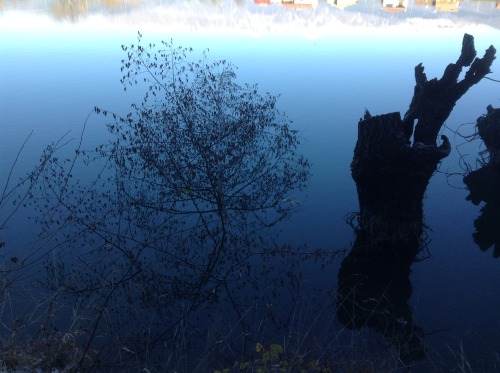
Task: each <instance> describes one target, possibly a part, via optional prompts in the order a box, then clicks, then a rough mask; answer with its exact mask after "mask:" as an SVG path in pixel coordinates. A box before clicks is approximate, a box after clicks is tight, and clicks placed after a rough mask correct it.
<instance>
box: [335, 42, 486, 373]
mask: <svg viewBox="0 0 500 373" xmlns="http://www.w3.org/2000/svg"><path fill="white" fill-rule="evenodd" d="M495 53H496V51H495V48H493V46H490V47H489V48H488V49H487V51H486V53H485V55H484V57H483V58H476V51H475V48H474V39H473V37H472V36H471V35H468V34H465V35H464V38H463V43H462V51H461V54H460V57H459V58H458V60H457V62H456V63H451V64H449V65H448V66H447V68H446V69H445V72H444V74H443V76H442V77H441V79H439V80H438V79H432V80H428V79H427V77H426V75H425V73H424V68H423V66H422V64H419V65H418V66H416V67H415V80H416V85H415V90H414V95H413V99H412V101H411V104H410V108H409V109H408V111H407V112H406V114H405V116H404V118H403V119H401V116H400V114H399V113H390V114H384V115H379V116H371V114H370V113H369V112H368V111H366V113H365V116H364V118H363V119H361V120H360V121H359V124H358V140H357V143H356V148H355V150H354V158H353V161H352V164H351V171H352V177H353V179H354V181H355V182H356V187H357V191H358V200H359V209H360V210H359V213H358V214H357V215H356V216H355V219H357V222H356V223H355V224H354V225H355V226H356V241H355V243H354V247H353V249H352V250H351V252H350V254H349V255H348V256H347V257H346V259H345V260H344V261H343V263H342V266H341V269H340V271H339V285H338V292H337V297H338V299H337V315H338V316H339V319H340V321H341V322H343V323H344V324H345V325H346V326H347V327H349V328H354V329H361V328H363V327H366V326H368V327H371V328H374V329H375V330H377V331H379V332H380V333H381V334H382V335H384V336H385V337H386V338H387V339H388V340H389V341H390V343H391V345H393V346H394V347H395V348H396V349H397V351H398V353H399V357H400V361H401V364H402V365H403V366H409V365H410V364H411V362H412V361H413V360H416V359H421V358H423V357H425V349H424V346H423V340H422V338H423V337H424V332H423V331H422V329H421V328H419V327H417V326H415V325H414V323H413V321H412V314H411V310H410V307H409V306H408V304H407V302H408V300H409V298H410V296H411V292H412V289H411V283H410V281H409V275H410V272H411V270H410V268H411V264H412V263H413V261H415V260H416V258H417V255H418V254H419V252H420V251H421V250H422V249H423V247H424V246H425V240H423V239H422V237H423V236H422V235H423V231H424V223H423V207H422V205H423V197H424V193H425V190H426V188H427V185H428V183H429V180H430V178H431V177H432V175H433V173H434V172H435V171H436V169H437V166H438V164H439V162H440V160H441V159H442V158H444V157H446V156H448V154H449V153H450V151H451V145H450V142H449V140H448V139H447V138H446V136H441V139H442V144H441V145H440V146H437V145H436V142H437V136H438V134H439V131H440V129H441V127H442V126H443V124H444V121H445V120H446V118H447V117H448V116H449V114H450V113H451V111H452V110H453V107H454V106H455V103H456V102H457V100H458V99H459V98H460V97H461V96H462V95H463V94H465V93H466V92H467V90H468V89H469V88H470V87H472V86H473V85H474V84H476V83H478V82H479V81H480V80H481V79H482V78H483V77H484V76H485V75H486V74H488V73H489V72H490V66H491V64H492V63H493V60H494V59H495ZM465 67H469V69H468V71H467V72H466V73H465V75H464V78H463V79H462V80H460V81H459V80H458V78H459V76H460V74H461V72H462V69H463V68H465ZM415 121H417V123H416V124H415V123H414V122H415ZM414 125H415V131H414ZM412 135H413V144H412V141H411V140H412V139H411V137H412Z"/></svg>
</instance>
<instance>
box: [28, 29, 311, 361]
mask: <svg viewBox="0 0 500 373" xmlns="http://www.w3.org/2000/svg"><path fill="white" fill-rule="evenodd" d="M122 48H123V50H124V52H125V53H126V56H127V57H126V58H125V59H124V60H123V61H122V72H123V74H124V75H123V78H122V83H123V84H124V88H125V89H129V88H130V87H135V86H140V87H141V88H143V89H144V90H145V92H146V94H145V96H144V98H143V100H142V102H141V103H140V104H134V105H132V106H133V112H132V113H130V114H128V115H127V116H119V115H117V114H115V113H110V112H108V111H106V110H102V109H100V108H95V111H96V112H97V113H101V114H103V115H105V116H107V117H108V118H111V117H112V118H113V120H112V121H111V122H110V123H109V124H108V129H109V133H110V138H109V142H108V143H103V144H102V145H100V146H98V147H97V148H96V149H85V148H84V145H82V143H80V145H79V147H78V148H77V149H76V152H75V155H74V156H73V157H68V158H64V157H60V158H57V157H54V158H53V159H52V162H51V163H50V165H49V168H48V170H47V173H46V177H45V178H44V179H43V181H44V185H43V188H41V191H42V193H41V194H39V195H37V197H36V202H37V204H38V208H39V211H40V215H39V218H38V219H39V220H38V221H39V222H40V223H41V224H42V226H43V235H44V236H45V237H51V240H52V242H56V245H57V247H58V252H57V255H54V256H53V257H52V259H51V261H49V263H48V266H47V267H48V268H58V269H57V271H53V270H50V271H49V273H51V275H50V276H49V277H48V278H47V281H46V283H45V285H46V286H47V287H52V288H54V289H55V288H58V289H63V290H64V292H65V293H67V294H70V295H71V296H74V297H76V298H78V299H80V298H81V297H89V298H91V299H92V302H91V303H90V306H91V308H93V312H94V317H93V319H92V320H93V321H92V322H91V325H90V331H89V333H88V336H87V342H86V343H87V349H90V348H91V346H92V342H93V341H94V339H95V336H96V333H98V330H99V329H100V327H101V325H102V324H103V323H104V322H105V319H106V318H109V319H107V320H108V321H106V322H107V323H108V324H112V323H114V322H115V321H116V322H118V321H117V320H121V321H124V322H125V325H126V326H125V327H123V326H122V327H121V335H122V336H123V335H125V334H127V333H135V334H134V335H135V336H137V335H138V334H137V333H136V332H137V330H135V331H132V329H134V328H143V329H144V330H142V332H144V333H143V334H142V335H143V336H144V335H146V334H147V339H148V343H146V344H147V345H148V346H151V345H154V344H155V343H157V342H158V343H159V342H161V343H162V344H163V345H164V344H165V340H166V339H168V338H167V335H170V336H173V335H174V334H175V331H176V330H177V329H176V328H178V327H179V325H186V323H188V321H189V320H191V316H192V315H193V313H194V312H196V311H197V310H199V309H200V307H204V306H206V305H207V304H212V303H217V302H222V301H225V302H228V303H229V304H230V305H231V306H232V309H233V311H234V314H235V315H236V318H237V319H238V320H239V321H240V322H241V325H245V323H244V318H245V312H246V311H245V310H246V309H247V308H248V303H245V301H248V300H246V294H245V290H244V289H246V288H248V287H249V286H252V285H253V286H258V283H259V281H260V280H261V279H262V275H263V273H269V272H272V271H273V270H274V269H273V268H272V266H265V265H264V264H263V260H264V259H263V258H270V257H272V256H274V255H285V253H286V252H287V251H289V250H290V248H289V247H280V246H278V245H277V244H275V243H274V242H273V239H272V236H273V234H272V233H270V232H272V231H266V229H267V228H270V227H273V226H274V225H275V224H276V223H278V222H279V221H281V220H283V219H285V218H287V217H288V216H289V215H290V214H291V213H292V212H293V211H294V210H295V209H296V208H297V206H298V203H297V201H296V200H295V199H294V194H293V193H294V191H297V190H301V189H302V188H303V187H304V186H305V183H306V181H307V179H308V177H309V172H310V171H309V170H310V164H309V163H308V161H307V160H306V159H305V158H304V157H303V156H302V155H301V154H299V153H298V147H299V143H300V141H299V136H298V132H297V131H296V130H293V129H292V128H291V126H290V124H291V122H290V120H289V119H288V118H287V117H286V116H285V115H284V114H283V113H282V112H280V111H279V110H278V109H277V107H276V102H277V97H276V96H273V95H271V94H269V93H266V94H261V93H260V92H259V91H258V87H257V86H256V85H247V84H245V85H241V84H239V83H238V82H237V79H236V73H235V68H234V66H232V65H231V64H230V63H228V62H227V61H224V60H222V61H215V62H208V60H207V58H208V57H207V54H206V53H205V54H204V57H203V58H202V59H201V60H198V61H196V60H194V61H193V60H192V59H191V57H190V53H191V52H192V50H191V49H190V48H182V47H176V46H175V45H174V44H173V42H172V41H170V42H162V43H161V45H160V46H159V47H157V46H155V45H154V44H149V45H147V46H143V44H142V35H140V34H139V36H138V44H133V45H129V46H122ZM90 174H92V175H93V176H92V177H91V176H89V175H90ZM77 175H81V176H80V177H77ZM67 255H71V256H72V257H73V259H71V260H67V259H65V258H64V256H67ZM54 258H56V259H55V261H57V262H58V263H59V264H58V265H55V264H54ZM76 298H75V299H76ZM244 300H245V301H244ZM250 304H251V303H250ZM125 305H129V306H130V307H128V308H127V307H125ZM125 309H128V311H125ZM146 310H149V311H151V310H152V311H154V312H153V313H145V312H146ZM149 311H147V312H149ZM113 312H116V314H114V316H109V315H111V314H113ZM119 312H121V313H126V315H124V316H123V315H122V316H116V315H118V313H119ZM145 315H148V316H147V317H145ZM120 317H122V318H121V319H120ZM203 317H204V316H203ZM131 318H134V320H136V322H134V323H130V322H129V321H130V320H131ZM139 319H140V320H141V321H140V322H137V320H139ZM132 325H133V327H132ZM243 328H244V329H245V326H243ZM146 329H147V330H146ZM145 338H146V337H143V338H142V339H143V340H144V339H145ZM169 340H170V339H169ZM142 342H144V341H142ZM144 345H145V344H143V346H144ZM127 349H128V350H130V349H133V347H131V346H129V347H127ZM84 355H85V354H84ZM82 364H83V361H82Z"/></svg>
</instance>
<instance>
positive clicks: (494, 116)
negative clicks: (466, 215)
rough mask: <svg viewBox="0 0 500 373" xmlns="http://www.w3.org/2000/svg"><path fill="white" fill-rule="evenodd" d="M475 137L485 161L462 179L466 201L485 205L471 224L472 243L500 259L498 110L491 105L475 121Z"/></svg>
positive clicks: (499, 134) (499, 129)
mask: <svg viewBox="0 0 500 373" xmlns="http://www.w3.org/2000/svg"><path fill="white" fill-rule="evenodd" d="M476 127H477V134H478V135H479V137H480V138H481V139H482V140H483V141H484V144H485V145H486V152H487V157H486V162H484V163H482V167H481V168H480V169H478V170H475V171H472V172H470V173H469V174H468V175H466V176H465V177H464V183H465V185H466V186H467V188H468V189H469V192H470V194H469V195H468V196H467V200H468V201H471V202H472V203H473V204H475V205H479V203H481V202H485V205H484V206H483V207H482V208H481V215H480V216H479V217H478V218H477V219H476V220H475V221H474V226H475V228H476V232H475V233H474V234H473V237H474V241H475V242H476V243H477V245H478V246H479V248H480V249H481V250H483V251H487V250H488V249H489V248H490V247H492V246H493V247H494V248H493V256H494V257H495V258H498V257H499V256H500V109H494V108H493V107H492V106H491V105H490V106H488V108H487V114H486V115H484V116H481V117H479V118H478V120H477V124H476Z"/></svg>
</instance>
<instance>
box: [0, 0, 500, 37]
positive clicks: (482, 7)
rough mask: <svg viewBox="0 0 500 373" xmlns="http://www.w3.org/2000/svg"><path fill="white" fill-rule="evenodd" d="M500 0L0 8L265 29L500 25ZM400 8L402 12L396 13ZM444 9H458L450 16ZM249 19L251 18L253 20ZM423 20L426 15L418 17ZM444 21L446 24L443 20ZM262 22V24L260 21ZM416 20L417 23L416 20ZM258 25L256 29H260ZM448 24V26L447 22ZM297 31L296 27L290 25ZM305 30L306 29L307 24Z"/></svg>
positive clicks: (112, 0)
mask: <svg viewBox="0 0 500 373" xmlns="http://www.w3.org/2000/svg"><path fill="white" fill-rule="evenodd" d="M499 4H500V3H499V2H498V1H497V2H492V1H488V0H485V1H459V0H365V1H361V2H360V1H358V0H190V1H174V2H164V1H161V0H142V1H141V0H106V1H101V0H89V1H75V0H70V1H61V0H51V1H46V2H44V3H42V2H39V3H38V2H14V1H8V0H7V1H5V0H4V1H0V12H1V11H12V10H29V11H33V10H35V11H37V12H38V13H39V14H47V15H50V17H52V18H54V19H56V20H60V21H61V20H69V21H72V22H77V21H81V20H84V19H86V18H89V17H92V16H105V17H109V16H113V17H122V16H125V17H127V18H128V19H129V20H131V19H136V20H137V19H143V20H144V19H148V20H151V19H153V20H157V21H158V22H159V23H162V24H164V25H165V26H168V27H172V26H173V25H174V24H175V25H178V24H181V23H182V24H184V25H186V26H187V25H188V24H189V23H191V25H189V27H191V28H205V27H207V26H208V25H210V26H214V25H217V27H221V26H222V25H223V24H225V25H226V26H228V25H231V27H236V28H238V29H240V30H241V28H242V27H245V28H247V29H248V31H252V33H254V32H262V31H264V30H269V27H272V28H274V27H275V26H276V25H278V24H284V23H288V22H290V21H292V22H300V23H301V25H302V26H303V27H307V28H308V29H310V28H318V27H319V28H324V27H328V26H330V27H331V26H334V25H335V26H336V27H338V26H339V24H356V25H358V26H362V25H378V26H381V25H387V24H398V23H401V22H403V21H404V20H405V19H410V18H413V19H417V18H422V19H426V20H442V21H444V22H445V23H444V24H447V25H449V24H450V22H451V23H456V24H459V22H462V21H467V22H474V23H478V24H488V25H491V26H493V27H500V5H499ZM394 13H398V14H394ZM444 13H457V14H456V17H454V18H447V17H445V16H444ZM248 22H250V23H251V24H249V23H248ZM418 22H419V23H420V22H422V20H419V21H418ZM440 23H441V25H442V26H443V25H444V24H443V23H442V22H440ZM259 26H260V27H262V29H261V30H258V27H259ZM413 26H417V28H418V27H419V26H418V25H416V24H414V23H413V24H412V27H413ZM256 27H257V29H256ZM446 27H448V26H446ZM291 31H293V32H297V30H291ZM303 31H305V30H303Z"/></svg>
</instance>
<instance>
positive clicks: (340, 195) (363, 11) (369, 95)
mask: <svg viewBox="0 0 500 373" xmlns="http://www.w3.org/2000/svg"><path fill="white" fill-rule="evenodd" d="M223 4H224V5H225V7H224V6H221V8H222V9H223V11H220V14H221V15H220V18H218V17H217V16H216V14H218V13H217V12H216V11H215V10H211V9H212V8H211V7H209V6H208V5H206V4H205V5H200V8H197V6H192V7H187V6H184V7H182V6H179V8H178V10H177V12H178V13H175V17H174V16H171V15H170V17H174V19H175V20H176V22H174V23H172V22H171V23H165V24H163V25H164V27H163V26H162V22H163V21H164V18H163V17H166V18H167V19H169V20H171V18H168V17H167V16H166V15H165V14H164V13H162V12H161V11H156V10H155V11H149V12H148V11H147V10H148V7H143V8H141V7H139V9H138V10H137V13H134V9H132V10H130V9H127V12H126V13H125V14H126V15H127V17H121V15H122V13H121V11H117V12H116V13H117V15H116V16H115V17H114V16H113V15H110V14H108V13H104V15H103V16H102V17H101V18H93V17H90V16H89V18H86V16H85V15H80V16H79V18H80V21H79V22H71V21H68V20H64V19H63V20H54V19H52V18H51V16H50V11H47V9H46V8H45V9H44V6H42V5H40V4H39V6H38V7H37V6H35V7H34V8H35V9H38V11H37V12H30V11H27V10H23V9H21V10H19V9H15V8H16V6H14V5H13V4H10V3H9V2H4V11H3V12H1V13H0V35H1V38H0V82H1V85H0V112H1V114H2V115H1V118H0V127H1V129H2V136H1V138H0V148H1V149H2V157H1V159H0V173H1V174H2V175H6V174H7V173H8V170H9V167H10V165H11V164H12V162H13V160H14V159H15V157H16V152H17V150H18V149H19V147H20V145H21V144H22V142H23V140H24V139H25V138H26V136H27V135H28V134H29V133H30V132H31V131H33V135H32V137H31V138H30V140H29V142H28V148H27V149H26V150H25V151H24V152H23V154H22V156H21V158H20V161H19V164H18V168H17V169H16V170H17V171H16V176H18V175H20V174H22V173H23V170H24V169H30V168H31V167H32V166H33V165H34V164H36V162H37V160H38V157H39V154H40V151H41V150H42V149H43V147H44V146H45V145H46V144H48V143H50V142H51V141H54V140H56V139H58V138H59V137H61V136H62V135H64V134H65V133H67V132H68V131H71V132H70V135H69V137H75V138H76V137H78V136H79V133H80V131H81V128H82V125H83V123H84V122H85V120H86V117H87V115H88V114H89V113H90V112H91V111H92V108H93V107H94V106H96V105H97V106H99V107H102V108H106V109H108V110H110V111H113V112H116V113H122V114H125V113H127V112H128V111H129V105H130V103H132V102H137V101H138V100H139V99H140V96H141V94H134V93H125V92H123V89H122V86H121V84H120V82H119V79H120V77H121V75H120V70H119V68H120V60H121V59H122V58H123V53H122V52H121V48H120V46H121V45H122V44H128V43H132V42H134V41H135V38H136V32H137V29H140V30H141V32H142V33H143V35H144V38H145V40H146V41H153V42H158V41H159V40H160V39H170V38H173V39H174V42H175V43H176V44H179V45H185V46H192V47H193V48H195V49H196V50H197V51H199V52H201V51H202V50H203V49H205V48H209V49H210V56H211V58H214V59H218V58H224V59H227V60H230V61H231V62H232V63H234V64H235V65H236V66H237V67H238V81H240V82H249V83H254V82H255V83H258V84H259V87H260V89H261V90H262V91H270V92H272V93H276V94H278V93H279V94H281V98H280V100H279V103H278V104H279V107H280V109H282V110H283V111H285V112H286V113H287V115H288V116H289V117H290V118H291V119H292V120H293V122H294V126H295V128H297V129H299V130H300V133H301V138H302V139H303V140H302V149H301V150H302V152H303V153H304V154H305V155H306V156H307V157H308V158H309V160H310V161H311V162H312V164H313V168H312V173H313V176H312V177H311V179H310V181H309V183H308V188H307V190H306V191H305V193H304V194H302V195H298V196H297V199H299V200H300V202H301V203H302V205H301V207H300V209H299V211H298V212H297V213H296V214H295V215H294V216H293V217H292V218H291V219H290V220H288V221H286V222H285V223H283V225H281V226H280V228H281V230H282V232H281V235H280V239H281V240H283V241H284V242H288V243H291V244H297V245H299V244H307V245H308V247H322V248H329V249H341V248H349V247H350V245H351V243H352V242H353V240H354V235H353V232H352V230H351V228H350V227H349V226H348V225H347V224H346V223H345V222H344V217H345V216H346V215H347V214H348V213H350V212H352V211H356V210H357V208H358V205H357V195H356V187H355V184H354V182H353V181H352V179H351V177H350V169H349V165H350V161H351V159H352V154H353V150H354V146H355V143H356V136H357V122H358V120H359V118H360V117H361V116H362V115H363V112H364V110H365V107H366V108H368V109H369V110H370V112H371V113H372V114H382V113H388V112H393V111H401V112H402V113H404V112H405V111H406V109H407V107H408V105H409V103H410V101H411V97H412V94H413V86H414V76H413V68H414V66H415V65H417V64H418V63H419V62H422V63H423V64H424V66H425V68H426V72H427V75H428V77H429V78H432V77H435V76H437V77H440V74H442V72H443V71H444V68H445V66H446V65H447V64H448V63H450V62H453V61H455V60H456V58H457V57H458V54H459V51H460V46H461V40H462V36H463V34H464V33H465V32H467V33H470V34H473V35H474V36H475V41H476V49H477V50H478V54H479V55H480V56H481V55H482V53H483V51H484V50H485V49H486V48H487V47H488V46H489V45H490V44H494V45H495V46H496V47H498V46H499V45H497V44H500V30H499V28H498V27H499V25H500V10H498V9H495V8H494V7H493V5H494V4H493V3H480V2H478V3H463V4H462V10H461V11H459V12H458V13H456V14H446V13H442V14H441V15H436V13H435V12H433V11H430V10H429V11H427V10H425V9H427V8H425V9H424V8H422V7H420V8H418V7H417V6H415V5H413V7H412V5H411V4H410V5H409V7H408V9H409V10H408V11H407V12H406V13H404V14H387V13H384V12H383V11H381V10H380V5H379V4H378V3H377V2H373V3H371V2H363V3H360V4H358V5H357V7H358V8H357V9H356V8H355V7H353V8H346V10H345V12H343V13H339V12H340V11H339V10H336V9H334V8H332V7H327V4H326V3H320V4H319V5H318V6H317V7H316V8H314V9H313V10H310V11H309V13H308V11H306V10H302V11H301V12H297V11H296V10H294V9H284V8H283V9H282V8H279V9H278V5H277V4H271V5H269V6H268V7H267V8H264V7H257V6H256V5H254V4H253V3H250V2H249V3H247V4H245V6H244V7H243V8H244V9H245V11H244V12H243V10H241V9H242V7H236V5H234V9H233V8H232V6H230V5H229V4H230V3H227V4H226V3H223ZM170 6H171V5H170ZM144 9H146V10H144ZM155 9H156V8H155ZM159 9H161V8H159ZM169 9H171V8H169ZM199 9H202V10H203V11H207V9H210V11H208V13H207V14H208V15H207V17H206V19H204V18H203V17H201V16H200V15H199V14H198V15H193V11H195V10H199ZM335 11H336V12H337V13H335ZM235 12H236V13H235ZM237 12H242V14H244V15H245V17H243V16H241V19H240V21H241V22H240V23H238V22H236V21H235V14H239V13H237ZM47 13H48V14H49V15H47ZM169 14H171V13H169ZM338 14H340V15H341V17H343V18H340V19H341V22H340V21H338V19H339V18H335V17H338ZM269 15H272V16H273V17H274V21H276V24H277V25H278V26H275V28H273V23H272V21H270V20H269ZM415 15H417V16H416V17H415ZM259 16H260V17H261V18H259ZM348 16H349V17H348ZM467 16H469V17H468V18H467ZM148 17H151V18H148ZM183 17H185V18H183ZM225 17H229V20H228V19H227V18H225ZM328 17H331V23H328V20H329V18H328ZM363 17H366V18H363ZM397 17H399V18H397ZM348 18H349V19H348ZM90 19H91V20H92V21H90ZM148 19H151V21H150V22H148ZM325 19H326V20H325ZM334 20H335V22H334ZM353 20H354V21H353ZM373 20H375V21H373ZM431 21H432V22H431ZM183 22H184V23H186V24H188V25H185V26H184V27H183V26H182V25H183ZM190 22H193V23H194V26H193V24H189V23H190ZM259 22H261V23H259ZM349 22H351V23H354V26H349ZM440 22H441V23H440ZM443 25H444V26H443ZM348 26H349V27H348ZM218 27H219V28H218ZM492 70H493V74H492V75H491V76H492V77H493V78H496V79H498V78H499V75H498V73H497V70H498V61H497V62H496V63H494V64H493V68H492ZM488 104H492V105H493V106H496V107H498V105H499V104H500V86H499V84H498V83H495V82H493V81H488V80H483V81H482V82H480V83H479V84H478V85H477V86H475V87H473V88H472V89H471V90H470V91H469V92H468V93H467V94H466V95H465V96H464V97H463V98H462V99H461V100H460V101H459V102H458V104H457V106H456V108H455V109H454V111H453V112H452V115H451V116H450V117H449V119H448V121H447V123H446V124H447V127H448V128H449V129H445V130H444V133H446V134H448V136H449V137H450V140H451V141H452V144H453V145H454V146H458V145H460V144H462V143H463V142H464V141H463V139H461V138H460V137H458V136H454V135H453V133H452V132H451V130H454V129H457V128H458V127H459V126H461V125H462V124H465V123H468V125H466V126H463V127H461V130H462V131H463V132H465V133H470V132H471V131H472V130H473V124H471V123H474V122H475V120H476V118H477V117H479V116H480V115H482V114H484V113H485V111H486V106H487V105H488ZM450 129H451V130H450ZM86 131H87V132H86V138H87V140H88V141H89V144H98V143H100V142H101V141H105V139H106V136H107V134H106V130H105V128H104V124H103V121H102V118H99V117H97V116H95V115H94V116H91V117H90V119H89V121H88V123H87V130H86ZM479 149H480V143H479V142H476V143H473V144H465V145H461V146H460V147H459V148H458V150H460V152H461V153H462V154H467V158H466V159H467V160H468V161H469V162H470V163H471V164H472V165H474V164H475V158H476V155H477V152H478V150H479ZM458 150H457V149H454V150H453V152H452V154H451V155H450V156H449V157H448V158H446V159H444V160H443V162H442V164H441V166H440V171H442V173H440V172H438V173H437V174H435V175H434V176H433V178H432V179H431V183H430V185H429V187H428V188H427V194H426V198H425V201H424V209H425V224H426V225H427V226H428V227H429V228H430V230H429V231H428V234H429V238H430V239H431V243H430V245H429V253H430V257H429V258H428V259H426V260H424V261H422V262H420V263H416V264H414V265H413V266H412V275H411V282H412V285H413V295H412V297H411V300H410V302H411V307H412V309H413V316H414V321H415V324H417V325H419V326H421V327H422V328H424V329H425V331H426V332H427V333H430V334H429V336H428V337H427V338H426V347H427V348H428V350H429V355H431V356H433V357H434V358H436V359H437V357H440V358H443V359H444V360H445V361H447V362H448V363H449V364H450V366H452V365H453V364H455V363H457V362H456V361H453V357H452V354H450V353H449V351H450V349H451V350H453V351H460V348H461V346H462V345H463V351H464V354H465V355H466V357H467V359H468V360H469V361H470V362H472V364H473V365H474V364H476V365H475V366H480V361H481V359H492V356H494V355H495V354H498V352H500V338H498V336H499V335H500V319H499V315H500V297H499V293H498V283H500V268H499V265H500V263H499V262H498V259H494V258H493V257H492V252H491V250H490V251H488V252H482V251H480V250H479V248H478V247H477V245H476V244H475V243H474V242H473V239H472V233H473V232H474V225H473V222H474V220H475V219H476V218H477V216H478V215H479V213H480V208H481V207H480V206H474V205H472V204H471V203H469V202H468V201H466V200H465V197H466V196H467V194H468V193H467V191H466V190H465V188H464V185H463V183H462V177H461V176H459V175H458V176H457V175H456V176H451V177H449V178H447V177H446V174H445V172H448V173H455V172H461V168H460V164H459V153H458ZM82 177H84V175H82ZM2 213H4V211H2ZM29 213H30V212H29V211H24V210H23V211H19V212H18V213H17V214H16V215H15V216H14V217H13V218H12V220H11V221H10V222H9V224H8V229H6V230H5V231H2V237H1V238H2V241H6V242H8V243H9V247H10V249H11V250H13V251H14V252H15V253H16V255H18V256H21V257H22V256H23V255H25V254H24V253H25V252H26V251H28V250H32V245H33V242H35V241H36V233H37V232H36V227H32V226H30V225H29V224H31V223H30V222H28V221H27V220H26V219H25V218H26V217H27V216H28V215H29ZM499 229H500V227H499ZM13 248H14V249H13ZM339 265H340V260H338V261H337V262H335V263H333V265H332V266H331V267H329V268H327V269H326V270H324V271H322V272H317V273H311V274H310V278H309V279H308V280H307V281H309V284H311V285H310V286H311V288H316V289H321V288H322V287H328V288H333V289H334V288H335V283H336V281H337V271H338V266H339ZM448 346H449V347H450V349H449V348H448ZM445 355H446V356H445ZM443 356H445V357H443ZM450 356H451V357H450ZM425 369H429V368H428V367H426V368H425ZM444 371H446V369H445V370H444Z"/></svg>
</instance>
